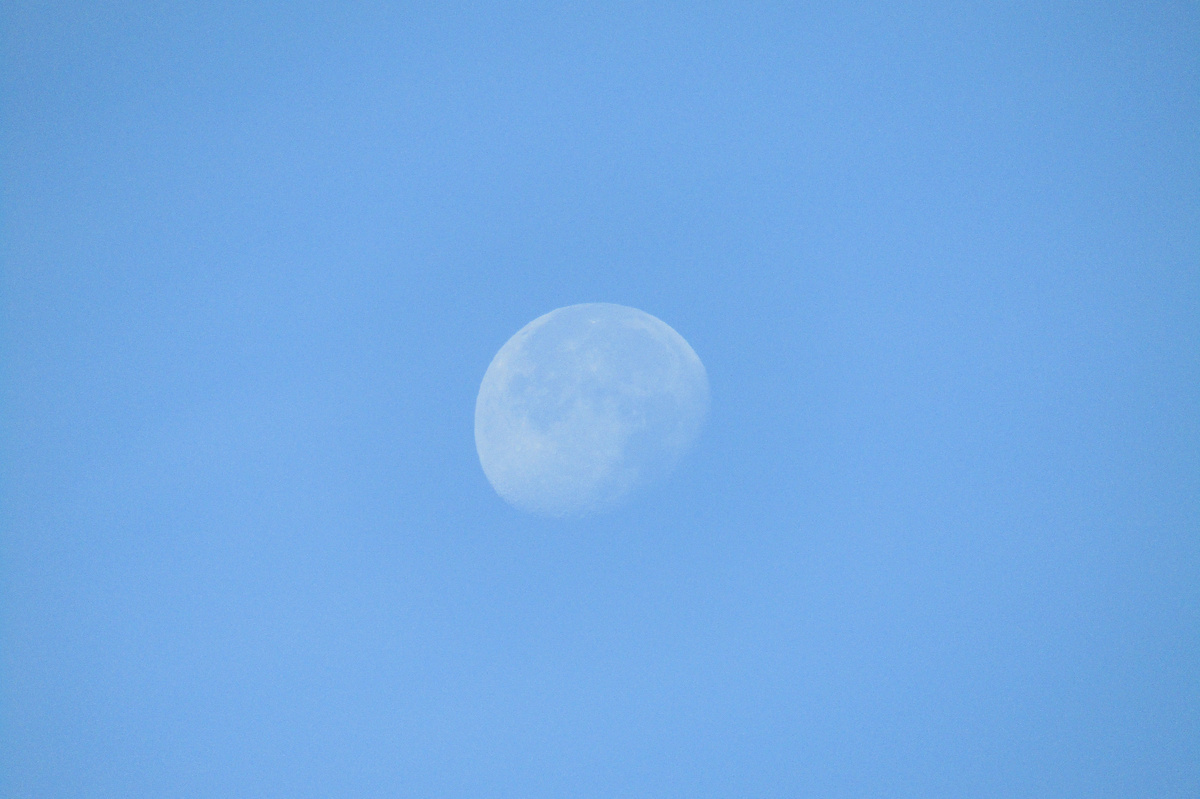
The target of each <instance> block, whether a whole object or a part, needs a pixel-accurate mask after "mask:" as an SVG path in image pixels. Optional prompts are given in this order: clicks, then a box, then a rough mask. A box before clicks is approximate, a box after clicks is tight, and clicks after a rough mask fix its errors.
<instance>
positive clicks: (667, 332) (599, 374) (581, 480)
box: [475, 303, 708, 517]
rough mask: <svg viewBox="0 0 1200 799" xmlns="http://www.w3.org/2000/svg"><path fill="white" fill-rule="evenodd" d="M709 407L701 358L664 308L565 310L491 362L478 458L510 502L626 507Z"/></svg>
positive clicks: (580, 510) (567, 510)
mask: <svg viewBox="0 0 1200 799" xmlns="http://www.w3.org/2000/svg"><path fill="white" fill-rule="evenodd" d="M707 411H708V376H707V372H706V370H705V368H704V364H703V363H702V362H701V361H700V358H699V357H698V356H697V355H696V353H695V351H694V350H693V349H692V348H691V346H690V345H689V344H688V343H687V341H686V340H684V338H683V337H682V336H680V335H679V333H677V332H676V331H675V330H674V329H673V328H671V327H670V325H668V324H666V323H665V322H663V321H662V320H661V319H658V318H657V317H654V316H651V315H650V314H647V313H645V312H644V311H640V310H638V309H636V308H630V307H628V306H623V305H615V304H612V303H583V304H579V305H570V306H566V307H564V308H558V309H555V310H554V311H551V312H549V313H547V314H543V315H542V316H540V317H538V318H537V319H534V320H533V321H532V322H530V323H529V324H527V325H526V326H525V327H523V328H521V330H519V331H517V333H516V334H514V335H513V336H512V337H511V338H510V339H509V340H508V341H507V342H506V343H505V344H504V346H503V347H501V348H500V350H499V351H498V352H497V353H496V356H495V357H494V358H493V359H492V362H491V363H490V364H489V366H488V369H487V372H486V373H485V375H484V378H483V381H482V382H481V384H480V389H479V395H478V397H477V398H476V407H475V443H476V450H477V452H478V454H479V460H480V464H481V466H482V467H483V470H484V473H485V475H486V476H487V478H488V480H489V482H490V483H491V484H492V486H493V487H494V488H495V489H496V492H497V493H498V494H499V495H500V496H501V497H502V498H503V499H505V500H506V501H507V502H509V503H510V504H512V505H514V506H516V507H518V508H521V509H523V510H526V511H531V512H534V513H538V514H542V515H548V516H559V517H561V516H576V515H582V514H585V513H589V512H592V511H597V510H604V509H608V508H611V507H613V506H615V505H618V504H620V503H621V502H622V501H623V500H625V499H626V498H628V496H629V495H630V494H632V493H633V492H634V491H635V490H636V489H637V488H639V487H640V486H642V485H643V484H647V483H650V482H654V481H655V480H656V479H657V478H660V477H662V476H664V475H665V474H666V473H667V472H669V471H670V470H671V468H673V466H674V464H675V462H676V461H677V460H678V459H679V458H680V457H681V456H682V455H683V453H684V452H685V451H686V450H687V449H688V447H689V446H690V445H691V443H692V442H693V441H694V440H695V438H696V436H697V435H698V433H699V430H700V427H701V425H702V423H703V421H704V418H705V416H706V415H707Z"/></svg>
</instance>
